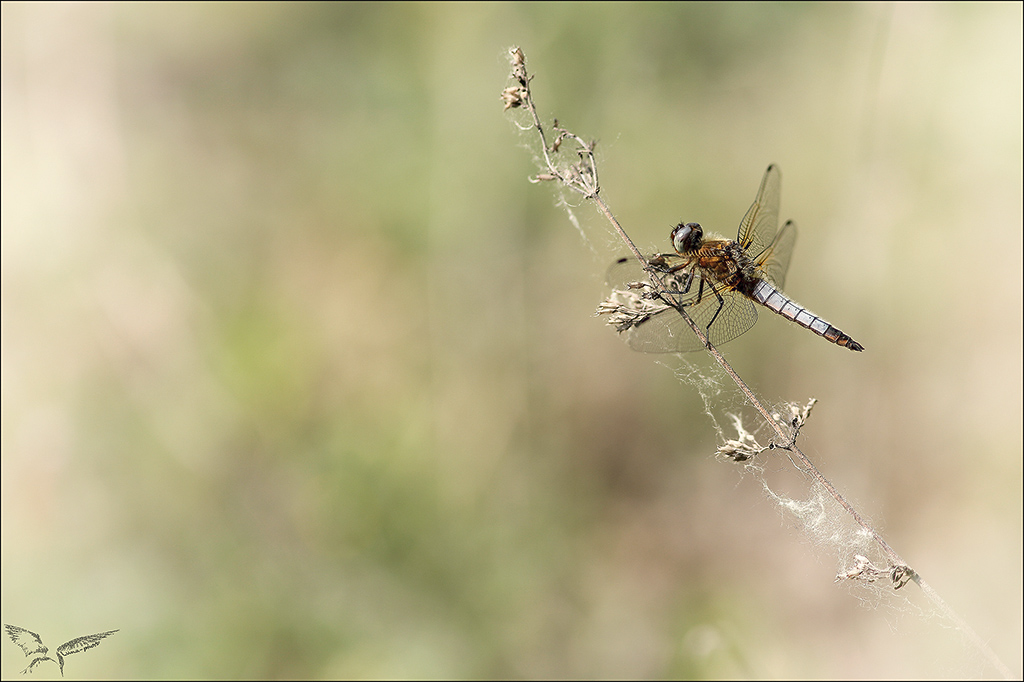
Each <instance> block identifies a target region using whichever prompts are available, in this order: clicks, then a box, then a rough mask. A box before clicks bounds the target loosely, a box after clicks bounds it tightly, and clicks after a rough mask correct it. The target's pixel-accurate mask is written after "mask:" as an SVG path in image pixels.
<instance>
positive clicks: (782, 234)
mask: <svg viewBox="0 0 1024 682" xmlns="http://www.w3.org/2000/svg"><path fill="white" fill-rule="evenodd" d="M795 244H796V223H794V222H793V221H792V220H790V221H787V222H786V224H785V225H783V226H782V229H781V230H779V233H778V234H777V235H775V239H773V240H772V243H771V244H769V245H768V248H766V249H765V250H764V251H762V252H761V255H760V256H758V257H757V258H756V259H755V261H754V263H755V264H756V265H757V266H758V267H759V268H760V270H761V273H762V274H763V275H764V276H766V277H767V278H768V280H769V281H770V282H771V283H772V284H774V285H775V286H776V287H778V288H779V289H782V287H783V285H784V284H785V283H786V271H787V270H789V259H790V258H791V257H792V256H793V246H794V245H795Z"/></svg>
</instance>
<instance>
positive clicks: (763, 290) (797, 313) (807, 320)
mask: <svg viewBox="0 0 1024 682" xmlns="http://www.w3.org/2000/svg"><path fill="white" fill-rule="evenodd" d="M751 297H752V298H753V299H754V300H755V301H757V302H758V303H760V304H762V305H763V306H764V307H766V308H768V309H769V310H772V311H774V312H776V313H778V314H779V315H782V316H783V317H784V318H786V319H787V320H792V321H793V322H796V323H797V324H798V325H800V326H801V327H806V328H807V329H810V330H811V331H812V332H814V333H815V334H817V335H818V336H822V337H824V338H825V339H827V340H829V341H831V342H832V343H834V344H836V345H837V346H844V347H846V348H849V349H850V350H856V351H862V350H864V346H862V345H860V344H859V343H857V342H856V341H854V340H853V339H852V338H850V336H849V335H847V334H844V333H843V332H842V331H840V330H839V329H837V328H836V327H834V326H832V325H831V324H830V323H828V322H826V321H825V320H823V319H821V318H820V317H818V316H817V315H815V314H814V313H812V312H811V311H810V310H808V309H807V308H804V307H803V306H801V305H799V304H798V303H796V302H795V301H793V300H792V299H790V298H789V297H787V296H786V295H785V294H783V293H782V292H781V291H779V290H778V289H776V288H775V287H774V286H772V285H771V284H769V283H768V282H767V281H765V280H763V279H762V280H759V281H758V282H757V285H756V286H755V287H754V291H753V293H752V294H751Z"/></svg>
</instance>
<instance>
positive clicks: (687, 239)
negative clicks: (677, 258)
mask: <svg viewBox="0 0 1024 682" xmlns="http://www.w3.org/2000/svg"><path fill="white" fill-rule="evenodd" d="M703 237H704V230H703V229H702V228H701V226H700V224H699V223H686V224H685V225H684V224H683V223H679V224H678V225H676V226H675V229H673V230H672V246H674V247H675V249H676V252H678V253H687V252H688V251H696V250H697V249H698V248H700V243H701V239H703Z"/></svg>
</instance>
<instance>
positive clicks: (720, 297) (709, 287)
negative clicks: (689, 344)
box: [697, 279, 725, 336]
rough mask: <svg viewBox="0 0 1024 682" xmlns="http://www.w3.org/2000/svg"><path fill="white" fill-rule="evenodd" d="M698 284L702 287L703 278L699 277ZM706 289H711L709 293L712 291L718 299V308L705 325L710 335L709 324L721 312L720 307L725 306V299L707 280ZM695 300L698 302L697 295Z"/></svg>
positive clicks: (713, 321)
mask: <svg viewBox="0 0 1024 682" xmlns="http://www.w3.org/2000/svg"><path fill="white" fill-rule="evenodd" d="M700 286H701V289H703V288H704V280H703V279H701V281H700ZM708 289H711V293H713V294H714V295H715V298H717V299H718V310H716V311H715V314H714V315H712V316H711V321H710V322H708V326H707V330H708V336H710V335H711V325H713V324H714V323H715V320H717V319H718V313H720V312H722V308H724V307H725V299H724V298H722V295H721V294H720V293H718V289H716V288H715V285H714V284H711V283H710V282H709V283H708ZM697 302H698V303H699V302H700V296H698V297H697Z"/></svg>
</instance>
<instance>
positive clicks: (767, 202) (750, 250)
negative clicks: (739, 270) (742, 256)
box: [736, 164, 782, 260]
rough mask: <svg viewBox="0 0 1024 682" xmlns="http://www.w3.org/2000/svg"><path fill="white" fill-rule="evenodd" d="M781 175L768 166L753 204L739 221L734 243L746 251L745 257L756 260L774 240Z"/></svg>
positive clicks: (772, 166)
mask: <svg viewBox="0 0 1024 682" xmlns="http://www.w3.org/2000/svg"><path fill="white" fill-rule="evenodd" d="M781 182H782V175H781V173H779V167H778V166H776V165H774V164H773V165H771V166H768V170H766V171H765V172H764V178H762V179H761V188H760V189H759V190H757V196H756V197H754V203H752V204H751V205H750V208H748V209H747V214H746V215H745V216H743V220H741V221H740V228H739V230H737V232H736V241H737V242H738V243H739V245H740V246H742V247H743V248H744V250H746V252H747V255H748V256H750V257H751V258H753V259H754V260H757V257H758V256H759V255H760V254H761V252H762V251H764V249H765V247H766V246H768V244H770V243H771V242H772V240H773V239H774V238H775V231H776V230H777V229H778V228H779V189H780V185H781Z"/></svg>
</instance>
